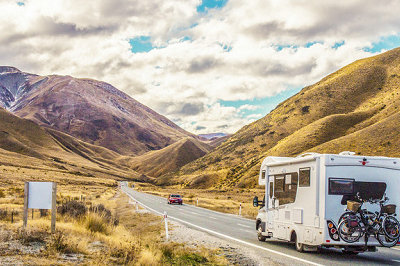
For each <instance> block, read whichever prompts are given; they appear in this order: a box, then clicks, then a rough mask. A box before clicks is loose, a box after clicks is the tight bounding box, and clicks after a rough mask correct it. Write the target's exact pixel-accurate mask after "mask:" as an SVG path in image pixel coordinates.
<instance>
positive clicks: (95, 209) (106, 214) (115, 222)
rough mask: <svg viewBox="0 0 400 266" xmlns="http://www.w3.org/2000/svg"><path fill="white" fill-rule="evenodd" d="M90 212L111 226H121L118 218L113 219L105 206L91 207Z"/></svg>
mask: <svg viewBox="0 0 400 266" xmlns="http://www.w3.org/2000/svg"><path fill="white" fill-rule="evenodd" d="M90 211H91V212H94V213H97V214H99V215H100V216H101V217H103V218H104V219H106V221H107V223H109V224H113V225H115V226H117V225H118V224H119V220H118V219H117V218H114V217H112V214H111V211H110V210H109V209H107V208H106V207H104V205H103V204H99V205H96V206H93V207H90Z"/></svg>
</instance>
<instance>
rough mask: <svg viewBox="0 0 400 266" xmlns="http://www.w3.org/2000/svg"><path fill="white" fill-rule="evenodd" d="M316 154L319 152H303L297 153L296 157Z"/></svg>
mask: <svg viewBox="0 0 400 266" xmlns="http://www.w3.org/2000/svg"><path fill="white" fill-rule="evenodd" d="M318 154H319V153H317V152H307V153H303V154H300V155H298V156H297V157H296V158H299V157H306V156H314V155H318Z"/></svg>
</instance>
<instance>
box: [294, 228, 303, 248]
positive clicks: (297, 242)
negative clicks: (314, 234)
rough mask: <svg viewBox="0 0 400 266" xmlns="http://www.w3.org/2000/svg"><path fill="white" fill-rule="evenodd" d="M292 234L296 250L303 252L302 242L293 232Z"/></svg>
mask: <svg viewBox="0 0 400 266" xmlns="http://www.w3.org/2000/svg"><path fill="white" fill-rule="evenodd" d="M293 234H294V246H295V247H296V250H297V251H298V252H304V244H303V243H300V242H299V239H298V238H297V235H296V233H295V232H293Z"/></svg>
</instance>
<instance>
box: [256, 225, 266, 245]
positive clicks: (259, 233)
mask: <svg viewBox="0 0 400 266" xmlns="http://www.w3.org/2000/svg"><path fill="white" fill-rule="evenodd" d="M257 238H258V240H259V241H262V242H264V241H265V240H266V239H267V237H266V236H263V235H262V228H261V224H259V225H258V227H257Z"/></svg>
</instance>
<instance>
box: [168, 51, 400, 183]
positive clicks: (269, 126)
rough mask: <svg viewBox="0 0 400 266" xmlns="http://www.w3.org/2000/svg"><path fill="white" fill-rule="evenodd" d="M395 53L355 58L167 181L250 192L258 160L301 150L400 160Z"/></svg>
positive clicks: (399, 54) (399, 76) (399, 80)
mask: <svg viewBox="0 0 400 266" xmlns="http://www.w3.org/2000/svg"><path fill="white" fill-rule="evenodd" d="M399 128H400V48H396V49H393V50H391V51H388V52H385V53H383V54H380V55H377V56H374V57H370V58H365V59H362V60H358V61H356V62H354V63H352V64H350V65H348V66H345V67H343V68H342V69H340V70H338V71H336V72H335V73H332V74H330V75H328V76H327V77H325V78H323V79H322V80H320V81H319V82H317V83H315V84H314V85H311V86H307V87H305V88H303V89H302V90H301V91H300V92H299V93H298V94H296V95H294V96H293V97H291V98H289V99H287V100H285V101H284V102H282V103H280V104H279V105H278V106H277V107H276V108H275V109H274V110H273V111H271V112H270V113H269V114H268V115H266V116H265V117H263V118H261V119H259V120H257V121H255V122H253V123H251V124H249V125H246V126H244V127H243V128H242V129H240V130H239V131H238V132H236V133H235V134H233V135H232V136H231V137H230V138H229V139H228V140H226V141H225V142H223V143H222V144H221V145H220V146H218V147H217V148H216V149H215V150H213V151H212V152H210V153H209V154H207V155H205V156H204V157H202V158H200V159H198V160H196V161H194V162H191V163H189V164H187V165H185V166H184V167H182V168H181V169H180V171H179V175H178V177H176V178H175V179H174V180H173V181H171V182H172V183H182V184H189V186H190V184H199V182H202V183H205V184H207V186H208V187H210V186H212V187H216V188H221V187H231V186H236V187H254V186H256V184H257V182H256V180H257V176H258V174H259V167H260V163H261V161H262V160H263V158H265V157H266V156H269V155H275V156H295V155H297V154H301V153H304V152H320V153H339V152H341V151H345V150H349V151H354V152H356V153H357V154H364V155H383V156H397V157H400V133H399Z"/></svg>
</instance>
